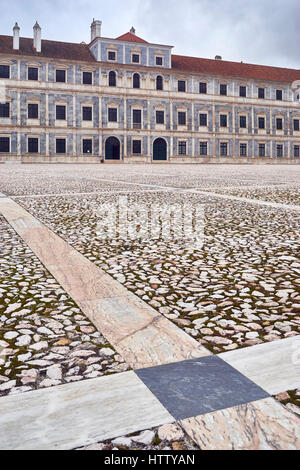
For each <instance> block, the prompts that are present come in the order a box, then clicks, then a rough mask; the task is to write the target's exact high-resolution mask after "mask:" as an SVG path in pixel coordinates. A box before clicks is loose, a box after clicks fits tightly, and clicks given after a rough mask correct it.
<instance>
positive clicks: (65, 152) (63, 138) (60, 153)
mask: <svg viewBox="0 0 300 470" xmlns="http://www.w3.org/2000/svg"><path fill="white" fill-rule="evenodd" d="M59 141H60V142H63V141H64V150H65V151H64V152H58V151H57V144H58V142H59ZM55 154H56V155H66V154H67V139H66V138H65V137H56V138H55Z"/></svg>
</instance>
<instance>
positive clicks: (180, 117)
mask: <svg viewBox="0 0 300 470" xmlns="http://www.w3.org/2000/svg"><path fill="white" fill-rule="evenodd" d="M178 124H179V126H185V125H186V112H185V111H179V112H178Z"/></svg>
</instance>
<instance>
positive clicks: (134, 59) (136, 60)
mask: <svg viewBox="0 0 300 470" xmlns="http://www.w3.org/2000/svg"><path fill="white" fill-rule="evenodd" d="M131 62H133V63H134V64H139V63H140V54H132V56H131Z"/></svg>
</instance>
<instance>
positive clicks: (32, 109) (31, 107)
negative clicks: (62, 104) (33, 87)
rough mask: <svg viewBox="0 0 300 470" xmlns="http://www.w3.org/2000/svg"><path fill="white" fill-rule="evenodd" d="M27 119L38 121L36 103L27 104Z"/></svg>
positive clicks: (37, 106)
mask: <svg viewBox="0 0 300 470" xmlns="http://www.w3.org/2000/svg"><path fill="white" fill-rule="evenodd" d="M27 113H28V114H27V116H28V119H38V117H39V105H38V104H37V103H29V104H28V111H27Z"/></svg>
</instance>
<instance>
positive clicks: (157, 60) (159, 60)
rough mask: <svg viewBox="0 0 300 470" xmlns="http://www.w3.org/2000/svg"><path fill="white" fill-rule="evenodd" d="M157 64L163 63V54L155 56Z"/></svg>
mask: <svg viewBox="0 0 300 470" xmlns="http://www.w3.org/2000/svg"><path fill="white" fill-rule="evenodd" d="M155 64H156V65H163V58H162V57H161V56H156V57H155Z"/></svg>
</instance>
